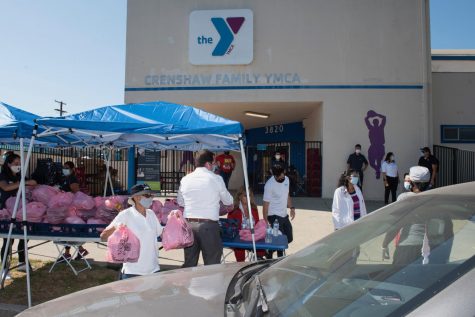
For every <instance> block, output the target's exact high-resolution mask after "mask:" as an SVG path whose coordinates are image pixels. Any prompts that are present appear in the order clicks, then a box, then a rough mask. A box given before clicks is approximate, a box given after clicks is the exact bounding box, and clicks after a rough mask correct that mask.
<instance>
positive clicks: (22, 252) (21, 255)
mask: <svg viewBox="0 0 475 317" xmlns="http://www.w3.org/2000/svg"><path fill="white" fill-rule="evenodd" d="M14 241H15V240H13V239H11V240H10V247H9V248H8V253H9V254H10V253H12V245H13V242H14ZM6 247H7V238H3V245H2V250H1V252H2V253H1V254H0V259H3V254H4V253H5V248H6ZM18 262H20V263H25V240H23V239H20V241H18Z"/></svg>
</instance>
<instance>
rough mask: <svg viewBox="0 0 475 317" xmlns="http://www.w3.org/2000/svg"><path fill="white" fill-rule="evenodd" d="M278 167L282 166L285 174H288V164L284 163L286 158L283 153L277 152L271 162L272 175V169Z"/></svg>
mask: <svg viewBox="0 0 475 317" xmlns="http://www.w3.org/2000/svg"><path fill="white" fill-rule="evenodd" d="M276 165H280V166H281V167H282V168H283V169H284V173H287V168H288V166H287V162H286V161H284V158H283V156H282V153H280V152H275V154H274V157H273V158H272V161H271V166H270V174H271V175H273V174H272V168H273V167H274V166H276Z"/></svg>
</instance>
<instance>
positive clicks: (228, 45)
mask: <svg viewBox="0 0 475 317" xmlns="http://www.w3.org/2000/svg"><path fill="white" fill-rule="evenodd" d="M189 28H190V30H189V38H188V56H189V60H190V63H191V64H193V65H246V64H250V63H251V62H252V59H253V41H254V37H253V31H254V30H253V14H252V11H251V10H248V9H237V10H199V11H193V12H191V13H190V25H189Z"/></svg>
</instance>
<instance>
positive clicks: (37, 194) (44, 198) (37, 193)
mask: <svg viewBox="0 0 475 317" xmlns="http://www.w3.org/2000/svg"><path fill="white" fill-rule="evenodd" d="M59 192H60V190H59V189H58V188H56V187H51V186H47V185H38V186H36V187H35V189H34V190H33V192H32V193H31V198H32V199H33V200H34V201H39V202H42V203H43V204H45V205H48V202H49V201H50V199H51V197H53V196H56V194H58V193H59Z"/></svg>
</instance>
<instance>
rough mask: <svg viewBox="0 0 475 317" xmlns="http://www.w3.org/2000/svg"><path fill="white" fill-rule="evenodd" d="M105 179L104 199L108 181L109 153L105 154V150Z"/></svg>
mask: <svg viewBox="0 0 475 317" xmlns="http://www.w3.org/2000/svg"><path fill="white" fill-rule="evenodd" d="M106 155H107V159H106V178H105V179H104V197H106V196H107V185H108V183H109V182H108V180H109V166H110V153H108V152H107V149H106V150H105V151H104V158H106Z"/></svg>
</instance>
